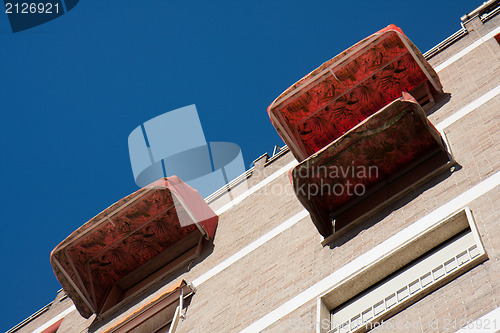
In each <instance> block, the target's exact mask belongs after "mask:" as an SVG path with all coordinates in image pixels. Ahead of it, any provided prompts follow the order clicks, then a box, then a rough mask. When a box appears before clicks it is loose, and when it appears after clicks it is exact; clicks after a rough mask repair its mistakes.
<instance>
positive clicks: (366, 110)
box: [268, 25, 442, 161]
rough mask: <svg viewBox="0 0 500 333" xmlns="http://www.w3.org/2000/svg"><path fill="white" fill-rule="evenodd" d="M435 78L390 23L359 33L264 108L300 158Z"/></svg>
mask: <svg viewBox="0 0 500 333" xmlns="http://www.w3.org/2000/svg"><path fill="white" fill-rule="evenodd" d="M427 80H429V81H430V83H431V84H432V86H433V87H434V89H436V90H437V91H441V89H442V86H441V83H440V82H439V78H438V76H437V74H436V73H435V71H434V70H433V69H432V67H431V66H430V65H429V63H428V62H427V61H426V60H425V59H424V57H423V56H422V54H421V53H420V51H419V50H418V49H417V48H416V47H415V45H413V43H412V42H411V41H410V40H409V39H408V38H407V37H406V36H405V35H404V34H403V33H402V31H401V30H400V29H399V28H398V27H396V26H395V25H390V26H389V27H387V28H385V29H382V30H381V31H379V32H377V33H375V34H373V35H371V36H369V37H367V38H365V39H363V40H362V41H360V42H359V43H357V44H355V45H354V46H352V47H351V48H349V49H347V50H346V51H344V52H342V53H341V54H339V55H337V56H336V57H334V58H333V59H331V60H329V61H327V62H325V63H324V64H322V65H321V66H320V67H318V68H317V69H316V70H314V71H313V72H311V73H310V74H308V75H307V76H305V77H304V78H302V79H301V80H300V81H298V82H297V83H295V84H294V85H292V86H291V87H290V88H288V89H287V90H286V91H285V92H284V93H282V94H281V95H280V96H279V97H278V98H277V99H276V100H275V101H274V102H273V103H271V105H270V106H269V108H268V112H269V116H270V118H271V122H272V123H273V125H274V127H275V128H276V130H277V131H278V134H279V135H280V136H281V138H282V139H283V140H284V142H285V143H286V144H287V145H288V147H289V148H290V150H291V151H292V153H293V154H294V156H295V157H296V158H297V159H298V160H299V161H302V160H304V159H305V158H307V157H308V156H310V155H312V154H314V153H315V152H317V151H318V150H320V149H322V148H323V147H325V146H326V145H328V144H329V143H331V142H332V141H333V140H335V139H336V138H338V137H340V136H341V135H343V134H344V133H345V132H347V131H348V130H349V129H351V128H352V127H354V126H355V125H356V124H358V123H359V122H361V121H362V120H363V119H366V118H367V117H368V116H370V115H371V114H373V113H375V112H377V111H378V110H380V109H381V108H382V107H384V106H385V105H387V104H388V103H390V102H392V101H393V100H395V99H396V98H398V97H399V96H401V93H402V92H409V91H411V90H412V89H414V88H417V87H418V86H419V85H421V84H422V83H424V82H425V81H427Z"/></svg>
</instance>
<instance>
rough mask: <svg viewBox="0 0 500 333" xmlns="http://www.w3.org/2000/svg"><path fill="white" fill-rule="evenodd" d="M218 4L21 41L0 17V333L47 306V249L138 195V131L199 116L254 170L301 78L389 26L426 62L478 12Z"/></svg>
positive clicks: (68, 23)
mask: <svg viewBox="0 0 500 333" xmlns="http://www.w3.org/2000/svg"><path fill="white" fill-rule="evenodd" d="M28 2H29V1H28ZM213 2H217V4H209V1H191V2H190V3H189V4H187V1H169V0H162V1H161V0H150V1H129V0H121V1H117V0H106V1H97V0H81V1H80V3H79V4H78V5H77V6H76V7H75V8H74V9H73V10H72V11H70V12H69V13H67V14H65V15H63V16H61V17H59V18H57V19H55V20H53V21H51V22H49V23H47V24H44V25H41V26H39V27H36V28H33V29H30V30H27V31H24V32H19V33H16V34H13V33H12V32H11V31H10V26H9V24H8V19H7V15H6V14H5V13H4V12H1V13H0V66H1V75H0V110H1V116H2V130H1V131H0V144H1V164H0V176H1V177H2V183H1V184H2V186H1V187H0V188H1V200H0V205H1V212H2V214H1V215H0V219H1V220H0V221H1V224H2V229H1V232H0V249H1V253H2V256H1V260H2V262H1V265H0V267H1V272H0V273H1V274H0V279H1V283H0V288H1V291H0V294H1V295H2V300H1V303H0V304H1V305H0V314H1V315H0V331H6V330H8V329H9V328H10V327H12V326H14V325H16V324H17V323H19V322H20V321H22V320H23V319H24V318H26V317H28V316H29V315H31V314H32V313H34V312H36V311H37V310H38V309H40V308H41V307H42V306H44V305H46V304H47V303H49V302H50V301H52V300H53V299H54V297H55V295H56V291H57V290H58V289H60V285H59V283H58V281H57V280H56V279H55V277H54V275H53V272H52V268H51V266H50V263H49V253H50V251H51V250H52V249H53V248H54V247H55V246H56V245H57V244H58V243H59V242H60V241H62V240H63V239H64V238H65V237H66V236H68V235H69V234H70V233H71V232H72V231H74V230H75V229H76V228H78V227H79V226H80V225H82V224H83V223H84V222H86V221H87V220H89V219H90V218H91V217H93V216H94V215H96V214H97V213H99V212H100V211H102V210H103V209H105V208H106V207H108V206H109V205H110V204H112V203H113V202H115V201H117V200H119V199H120V198H122V197H124V196H126V195H128V194H130V193H131V192H133V191H135V190H136V189H137V186H136V185H135V183H134V179H133V176H132V170H131V167H130V161H129V155H128V147H127V137H128V135H129V133H130V132H131V131H132V130H133V129H134V128H135V127H137V126H138V125H140V124H142V123H143V122H144V121H146V120H149V119H151V118H153V117H155V116H157V115H159V114H162V113H164V112H167V111H170V110H173V109H176V108H179V107H182V106H186V105H189V104H196V106H197V108H198V112H199V115H200V118H201V122H202V125H203V128H204V131H205V135H206V137H207V141H229V142H234V143H237V144H239V145H240V147H241V148H242V151H243V157H244V158H245V162H246V165H249V164H250V163H251V162H252V161H253V160H254V159H255V158H256V157H258V156H259V155H261V154H263V153H264V152H266V151H267V152H272V148H273V146H274V145H275V144H281V143H282V142H281V140H280V138H279V137H278V135H277V134H276V131H275V130H274V128H273V127H272V125H271V123H270V121H269V118H268V115H267V112H266V108H267V106H268V105H269V104H270V103H271V102H272V100H273V99H274V98H275V97H277V96H278V95H279V94H280V93H281V92H282V91H283V90H284V89H286V88H287V87H288V86H289V85H291V84H292V83H294V82H295V81H297V80H298V79H300V78H301V77H302V76H303V75H305V74H307V73H308V72H310V71H311V70H313V69H314V68H316V67H317V66H318V65H320V64H321V63H322V62H324V61H326V60H328V59H330V58H332V57H333V56H335V55H336V54H337V53H339V52H341V51H343V50H344V49H346V48H347V47H349V46H351V45H352V44H354V43H356V42H357V41H359V40H361V39H362V38H364V37H366V36H368V35H369V34H371V33H373V32H375V31H377V30H379V29H381V28H383V27H385V26H387V25H388V24H390V23H394V24H396V25H398V26H400V27H401V28H402V29H403V31H404V32H405V33H406V34H407V36H408V37H409V38H410V39H411V40H412V41H413V42H414V43H415V44H416V45H417V47H419V48H420V50H421V51H422V52H425V51H427V50H428V49H429V48H431V47H432V46H434V45H436V44H437V43H439V42H440V41H442V40H443V39H445V38H446V37H448V36H449V35H451V34H452V33H454V32H455V31H457V30H458V29H459V28H460V16H462V15H464V14H466V13H468V12H470V11H471V10H473V9H474V8H475V7H477V6H478V5H480V4H481V3H482V1H481V0H474V1H471V0H453V1H451V0H446V1H431V0H421V1H376V2H375V1H292V0H289V1H264V0H255V1H251V2H250V1H213ZM445 90H446V87H445Z"/></svg>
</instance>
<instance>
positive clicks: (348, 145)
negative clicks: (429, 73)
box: [290, 98, 447, 237]
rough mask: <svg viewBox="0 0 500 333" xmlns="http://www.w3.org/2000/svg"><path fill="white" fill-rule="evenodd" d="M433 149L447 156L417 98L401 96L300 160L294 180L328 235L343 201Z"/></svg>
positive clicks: (440, 140)
mask: <svg viewBox="0 0 500 333" xmlns="http://www.w3.org/2000/svg"><path fill="white" fill-rule="evenodd" d="M435 150H440V151H442V152H443V153H445V154H447V153H446V149H445V147H444V145H443V141H442V139H441V137H440V134H439V132H438V131H437V130H436V129H435V128H434V126H432V124H431V123H430V122H429V121H428V120H427V118H426V116H425V113H424V111H423V110H422V108H421V107H420V106H419V105H418V104H417V103H416V102H414V101H410V100H404V99H402V98H401V99H398V100H395V101H393V102H392V103H391V104H389V105H387V106H386V107H384V108H383V109H382V110H380V111H378V112H377V113H375V114H373V115H371V116H370V117H368V118H367V119H365V120H364V121H363V122H361V123H360V124H358V125H357V126H355V127H354V128H353V129H351V130H350V131H349V132H347V133H346V134H344V135H343V136H341V137H340V138H338V139H337V140H335V141H334V142H332V143H331V144H329V145H328V146H327V147H325V148H323V149H322V150H320V151H318V152H317V153H316V154H314V155H312V156H311V157H309V158H308V159H306V160H304V161H303V162H301V163H300V164H299V165H297V166H296V167H295V168H294V169H293V170H292V171H291V173H290V178H291V181H292V183H293V188H294V191H295V193H296V195H297V197H298V198H299V200H300V202H301V203H302V205H303V206H304V207H305V208H306V209H307V210H308V211H309V212H310V214H311V218H312V220H313V222H314V224H315V225H316V227H317V229H318V231H319V232H320V233H321V234H322V235H323V236H325V237H327V236H329V235H330V234H332V232H333V227H332V221H333V219H334V218H335V215H336V213H337V212H338V211H340V210H341V209H342V208H343V206H344V205H346V204H348V203H349V202H350V201H351V200H355V199H357V198H358V197H359V195H358V194H361V193H362V192H363V194H364V193H367V192H369V191H370V189H372V188H374V187H375V186H377V185H378V184H381V183H383V182H384V181H386V179H388V178H389V177H390V176H391V175H393V174H394V173H395V172H396V171H398V170H401V169H403V168H405V167H406V166H407V165H409V164H410V163H411V162H412V161H414V160H416V159H418V158H420V157H422V156H426V154H428V152H431V151H435ZM358 187H359V189H360V190H359V191H356V188H358ZM349 188H350V191H349ZM362 190H363V191H362ZM359 209H363V207H360V208H359Z"/></svg>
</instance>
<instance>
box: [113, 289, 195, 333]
mask: <svg viewBox="0 0 500 333" xmlns="http://www.w3.org/2000/svg"><path fill="white" fill-rule="evenodd" d="M194 292H195V289H194V287H193V286H192V285H191V284H188V283H186V282H185V281H184V280H180V281H178V282H177V283H175V284H174V285H173V286H171V287H169V288H168V289H167V290H166V291H165V292H163V293H162V294H161V295H160V296H158V297H157V298H155V299H154V300H152V301H150V302H148V303H147V304H145V305H143V306H142V307H141V308H139V309H137V310H136V311H134V312H133V313H131V314H129V315H128V316H126V317H125V318H124V319H122V320H120V321H119V322H118V323H112V324H111V325H110V326H109V327H108V328H107V329H105V330H104V332H105V333H131V332H133V333H174V332H175V330H176V329H177V325H178V323H179V320H180V318H182V317H183V313H184V300H185V299H186V298H188V297H190V296H191V295H193V294H194Z"/></svg>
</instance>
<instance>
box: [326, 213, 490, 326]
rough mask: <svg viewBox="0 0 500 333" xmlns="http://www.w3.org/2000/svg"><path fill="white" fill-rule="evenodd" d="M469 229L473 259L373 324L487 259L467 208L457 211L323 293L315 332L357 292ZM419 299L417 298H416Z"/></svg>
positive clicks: (328, 323) (328, 321)
mask: <svg viewBox="0 0 500 333" xmlns="http://www.w3.org/2000/svg"><path fill="white" fill-rule="evenodd" d="M467 228H470V230H471V233H472V237H473V239H474V242H475V244H476V245H477V251H478V254H477V255H475V256H474V258H473V259H472V260H469V261H468V262H467V263H465V264H463V265H462V266H460V267H458V269H455V270H454V271H453V272H452V273H450V274H449V275H448V276H447V278H446V279H442V280H440V281H437V282H436V283H433V284H432V288H425V290H422V293H416V294H415V295H413V296H412V297H410V298H409V299H408V300H406V301H405V302H401V303H400V304H397V305H396V306H394V307H393V308H392V309H391V310H390V311H386V312H384V313H382V314H381V316H379V317H375V318H373V320H374V321H380V320H385V319H386V318H389V317H391V316H392V315H394V314H396V313H398V312H400V311H402V310H403V309H404V308H406V307H408V306H409V305H410V304H413V303H414V302H416V301H418V299H420V298H421V297H422V296H425V295H422V294H424V293H425V294H426V293H429V292H432V291H433V290H435V289H437V288H439V287H440V286H442V285H444V284H446V283H448V282H449V281H451V280H452V279H454V278H455V277H457V276H459V275H461V274H463V273H465V272H466V271H468V270H470V269H471V268H472V267H474V266H477V265H478V264H480V263H482V262H484V261H485V260H486V259H487V254H486V251H485V249H484V245H483V243H482V241H481V237H480V235H479V232H478V229H477V226H476V223H475V221H474V218H473V216H472V212H471V210H470V209H469V208H468V207H465V208H463V209H460V210H459V211H457V212H455V213H453V214H451V215H450V216H448V217H447V218H445V219H443V220H441V221H440V222H439V223H437V224H435V225H434V226H433V227H432V228H430V229H428V230H426V231H425V232H422V233H420V234H418V235H415V237H413V238H411V239H409V240H408V241H407V242H406V243H404V244H402V245H401V246H399V247H398V248H397V249H395V250H394V251H391V253H388V254H387V255H386V256H383V257H381V258H380V259H379V260H377V261H375V262H373V263H371V264H370V265H367V266H365V267H364V268H363V269H361V270H359V271H358V272H356V274H354V275H352V276H350V277H348V278H346V279H345V280H343V281H342V282H341V283H339V284H338V285H336V286H335V287H333V288H332V289H330V290H329V291H328V292H326V293H324V294H323V295H322V296H320V297H319V298H318V299H317V325H316V332H317V333H327V332H329V331H330V330H331V328H330V323H331V314H330V313H331V310H332V309H335V308H336V307H338V306H339V305H341V304H343V303H345V302H346V301H348V300H350V299H352V298H354V297H355V296H356V295H358V294H359V293H361V292H363V291H365V290H366V289H368V288H370V287H371V286H373V285H374V284H376V283H377V282H379V281H381V280H383V279H384V278H386V277H387V276H389V275H391V274H392V273H394V272H396V271H397V270H399V269H400V268H402V267H404V266H405V265H407V264H408V263H410V262H411V261H413V260H414V259H417V258H418V257H420V256H421V255H423V254H425V253H427V252H429V251H431V250H432V249H434V248H435V247H437V246H439V245H440V244H442V243H444V242H446V241H447V240H449V239H450V238H452V237H453V236H455V235H457V234H458V233H460V232H462V231H463V230H465V229H467ZM418 296H420V297H418ZM361 331H365V329H364V326H363V327H359V328H358V329H357V330H356V332H361Z"/></svg>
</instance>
